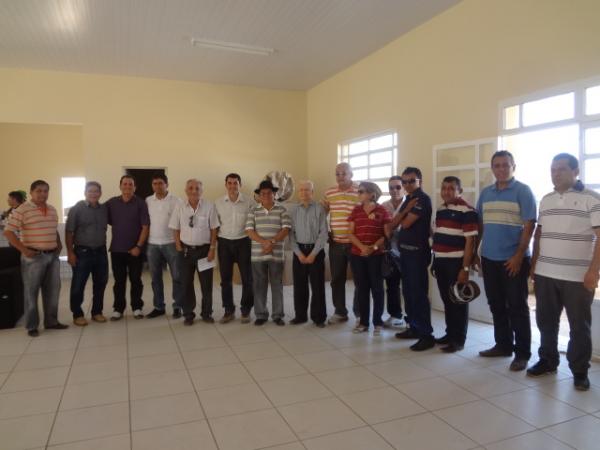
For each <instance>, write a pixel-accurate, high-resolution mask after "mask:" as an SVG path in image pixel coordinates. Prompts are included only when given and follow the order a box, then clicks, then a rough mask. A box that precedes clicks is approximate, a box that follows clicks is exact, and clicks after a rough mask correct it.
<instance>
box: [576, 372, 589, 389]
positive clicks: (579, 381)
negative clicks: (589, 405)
mask: <svg viewBox="0 0 600 450" xmlns="http://www.w3.org/2000/svg"><path fill="white" fill-rule="evenodd" d="M573 386H575V389H577V390H578V391H588V390H589V389H590V379H589V378H588V376H587V374H585V373H580V374H573Z"/></svg>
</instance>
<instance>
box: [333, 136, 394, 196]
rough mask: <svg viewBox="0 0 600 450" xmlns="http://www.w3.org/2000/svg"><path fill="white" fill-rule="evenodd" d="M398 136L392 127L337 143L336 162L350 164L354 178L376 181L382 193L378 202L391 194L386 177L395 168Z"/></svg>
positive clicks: (388, 176)
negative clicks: (381, 131) (388, 129)
mask: <svg viewBox="0 0 600 450" xmlns="http://www.w3.org/2000/svg"><path fill="white" fill-rule="evenodd" d="M397 153H398V136H397V134H396V133H395V132H393V131H386V132H383V133H377V134H373V135H371V136H366V137H363V138H358V139H352V140H349V141H345V142H342V143H340V144H339V145H338V163H341V162H347V163H348V164H350V167H352V172H353V174H354V177H353V179H354V180H355V181H367V180H368V181H372V182H374V183H377V185H378V186H379V188H380V189H381V192H382V193H383V195H382V197H381V199H380V202H383V201H386V200H388V199H389V198H390V196H389V188H388V180H389V178H390V177H391V176H392V175H394V174H395V172H396V161H397V157H398V155H397Z"/></svg>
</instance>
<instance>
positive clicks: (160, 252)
mask: <svg viewBox="0 0 600 450" xmlns="http://www.w3.org/2000/svg"><path fill="white" fill-rule="evenodd" d="M146 256H147V257H148V266H149V268H150V274H151V276H152V293H153V294H154V298H153V303H154V308H155V309H157V310H159V311H164V310H165V288H164V283H163V268H164V266H165V263H166V264H167V265H168V266H169V271H170V272H171V279H172V281H173V292H172V295H173V310H175V309H181V308H182V306H183V292H182V288H181V275H180V274H179V272H180V270H179V255H178V254H177V250H176V249H175V244H174V243H173V244H164V245H156V244H148V249H147V251H146Z"/></svg>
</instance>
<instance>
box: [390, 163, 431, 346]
mask: <svg viewBox="0 0 600 450" xmlns="http://www.w3.org/2000/svg"><path fill="white" fill-rule="evenodd" d="M422 182H423V177H422V175H421V171H420V170H419V169H418V168H416V167H407V168H406V169H404V172H402V181H401V183H402V186H404V189H405V190H406V193H407V196H406V198H405V199H404V203H403V204H402V206H401V207H400V211H399V213H398V214H397V215H396V216H395V217H394V218H393V220H392V225H391V226H392V229H394V228H396V227H398V226H400V230H399V231H398V249H399V250H400V271H401V272H402V294H403V295H404V306H405V308H406V314H407V320H408V323H409V326H410V328H408V329H407V330H405V331H403V332H401V333H396V337H397V338H398V339H418V341H417V342H416V343H415V344H413V345H411V347H410V349H411V350H413V351H416V352H419V351H423V350H427V349H430V348H432V347H433V346H435V339H434V337H433V328H432V327H431V305H430V303H429V297H428V294H429V273H428V272H427V267H429V264H430V263H431V247H430V245H429V237H430V235H431V214H432V210H431V199H430V198H429V196H428V195H427V194H426V193H425V192H423V190H422V189H421V185H422Z"/></svg>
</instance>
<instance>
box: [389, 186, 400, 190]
mask: <svg viewBox="0 0 600 450" xmlns="http://www.w3.org/2000/svg"><path fill="white" fill-rule="evenodd" d="M401 190H402V186H399V185H396V186H390V191H401Z"/></svg>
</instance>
